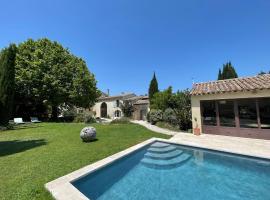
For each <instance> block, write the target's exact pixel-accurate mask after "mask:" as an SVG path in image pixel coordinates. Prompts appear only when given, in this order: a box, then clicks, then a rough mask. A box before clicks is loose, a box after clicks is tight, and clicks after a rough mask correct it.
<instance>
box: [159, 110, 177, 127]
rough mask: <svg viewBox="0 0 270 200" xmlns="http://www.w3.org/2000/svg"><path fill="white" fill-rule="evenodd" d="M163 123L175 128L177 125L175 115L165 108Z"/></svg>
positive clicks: (172, 111)
mask: <svg viewBox="0 0 270 200" xmlns="http://www.w3.org/2000/svg"><path fill="white" fill-rule="evenodd" d="M163 121H165V122H167V123H169V124H172V125H173V126H176V125H177V124H178V120H177V117H176V114H175V112H174V110H173V109H171V108H167V109H166V110H165V111H164V113H163Z"/></svg>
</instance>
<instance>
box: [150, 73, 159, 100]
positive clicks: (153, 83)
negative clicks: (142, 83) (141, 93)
mask: <svg viewBox="0 0 270 200" xmlns="http://www.w3.org/2000/svg"><path fill="white" fill-rule="evenodd" d="M157 92H159V90H158V82H157V78H156V73H155V72H154V75H153V78H152V80H151V82H150V86H149V89H148V96H149V99H150V101H151V99H152V98H153V96H154V94H155V93H157Z"/></svg>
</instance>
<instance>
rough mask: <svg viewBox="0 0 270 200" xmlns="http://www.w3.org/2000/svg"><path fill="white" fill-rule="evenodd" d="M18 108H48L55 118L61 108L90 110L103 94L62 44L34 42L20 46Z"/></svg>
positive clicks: (17, 63)
mask: <svg viewBox="0 0 270 200" xmlns="http://www.w3.org/2000/svg"><path fill="white" fill-rule="evenodd" d="M15 67H16V68H15V69H16V76H15V82H16V94H17V95H16V96H17V98H16V99H17V105H22V104H24V105H31V106H32V107H35V106H38V105H44V104H46V105H48V106H50V107H51V108H52V118H54V119H55V118H56V117H57V111H58V109H57V108H58V106H59V105H61V104H71V105H75V106H80V107H85V108H86V107H89V106H92V105H93V104H94V102H95V101H96V99H97V97H98V96H99V91H98V90H97V87H96V80H95V77H94V75H93V74H92V73H90V72H89V70H88V68H87V66H86V63H85V62H84V61H83V60H82V59H81V58H78V57H76V56H74V55H73V54H71V53H70V51H69V50H68V49H66V48H64V47H63V46H62V45H61V44H59V43H57V42H52V41H50V40H49V39H46V38H44V39H39V40H32V39H29V40H27V41H26V42H23V43H21V44H20V45H19V46H18V52H17V58H16V66H15Z"/></svg>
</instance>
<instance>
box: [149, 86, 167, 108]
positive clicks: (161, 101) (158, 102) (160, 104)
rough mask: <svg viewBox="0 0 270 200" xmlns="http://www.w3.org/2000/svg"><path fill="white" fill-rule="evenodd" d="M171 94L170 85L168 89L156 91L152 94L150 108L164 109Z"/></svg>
mask: <svg viewBox="0 0 270 200" xmlns="http://www.w3.org/2000/svg"><path fill="white" fill-rule="evenodd" d="M171 96H172V87H171V86H170V87H168V89H166V90H164V91H161V92H157V93H155V94H154V96H153V97H152V100H151V105H150V106H151V109H156V110H162V111H165V109H166V108H168V107H169V99H170V98H171Z"/></svg>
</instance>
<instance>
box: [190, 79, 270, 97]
mask: <svg viewBox="0 0 270 200" xmlns="http://www.w3.org/2000/svg"><path fill="white" fill-rule="evenodd" d="M262 89H270V74H263V75H258V76H254V77H244V78H234V79H226V80H220V81H210V82H205V83H196V84H194V85H193V88H192V90H191V92H190V93H191V95H205V94H216V93H224V92H239V91H252V90H262Z"/></svg>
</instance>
